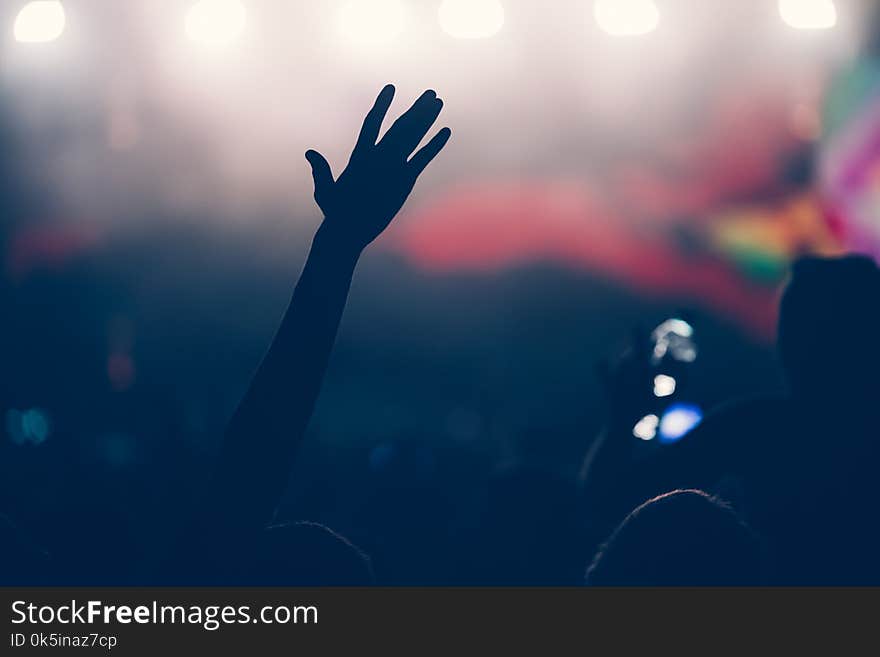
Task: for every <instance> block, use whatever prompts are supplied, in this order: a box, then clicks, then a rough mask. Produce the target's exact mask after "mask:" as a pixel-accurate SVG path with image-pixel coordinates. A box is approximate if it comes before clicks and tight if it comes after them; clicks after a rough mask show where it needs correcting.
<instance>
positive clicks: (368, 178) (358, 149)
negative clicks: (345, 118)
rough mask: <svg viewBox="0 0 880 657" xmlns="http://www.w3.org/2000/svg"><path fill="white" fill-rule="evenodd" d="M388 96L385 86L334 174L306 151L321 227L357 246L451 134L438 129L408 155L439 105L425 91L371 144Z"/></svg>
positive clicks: (396, 206)
mask: <svg viewBox="0 0 880 657" xmlns="http://www.w3.org/2000/svg"><path fill="white" fill-rule="evenodd" d="M393 98H394V86H393V85H390V84H389V85H386V86H385V88H384V89H382V91H381V93H379V96H378V97H377V98H376V102H375V103H374V105H373V108H372V109H371V110H370V112H369V113H368V114H367V117H366V119H364V124H363V126H362V127H361V132H360V135H359V136H358V140H357V143H356V144H355V147H354V150H353V151H352V154H351V158H350V159H349V161H348V166H346V167H345V170H344V171H343V172H342V174H340V176H339V178H338V179H336V180H334V179H333V173H332V171H331V169H330V165H329V164H328V163H327V160H326V159H325V158H324V156H323V155H321V154H320V153H318V152H317V151H314V150H309V151H307V152H306V159H307V160H308V162H309V164H311V166H312V176H313V178H314V181H315V201H317V203H318V206H319V207H320V208H321V210H322V211H323V213H324V217H325V221H324V225H323V226H322V231H324V232H326V233H329V234H331V235H333V236H334V237H335V238H338V239H340V240H342V241H343V242H344V243H346V244H348V245H350V246H353V247H355V248H357V249H358V250H362V249H363V248H364V247H366V246H367V245H368V244H369V243H370V242H372V241H373V240H374V239H376V237H378V236H379V234H381V233H382V231H383V230H385V228H386V227H387V226H388V224H389V223H391V220H392V219H393V218H394V215H396V214H397V213H398V211H399V210H400V208H401V207H402V206H403V203H404V201H406V199H407V197H408V196H409V194H410V192H412V189H413V185H415V182H416V179H417V178H418V177H419V174H421V173H422V171H424V169H425V167H426V166H428V164H429V163H430V162H431V160H433V159H434V157H435V156H436V155H437V153H439V152H440V151H441V149H442V148H443V147H444V146H445V145H446V142H447V141H448V140H449V137H450V135H451V134H452V133H451V131H450V130H449V128H443V129H442V130H440V131H439V132H438V133H437V134H436V135H434V137H433V138H432V139H431V140H430V141H429V142H428V143H427V144H426V145H425V146H424V147H423V148H421V149H419V150H418V151H417V152H416V153H415V154H413V151H414V150H415V149H416V147H417V146H418V145H419V143H421V141H422V139H424V137H425V135H426V134H427V133H428V130H430V129H431V126H432V125H433V124H434V122H435V121H436V120H437V116H438V115H439V114H440V110H441V109H442V108H443V101H442V100H440V99H439V98H438V97H437V94H436V93H435V92H434V91H430V90H429V91H425V92H424V93H423V94H422V95H421V96H419V97H418V99H417V100H416V101H415V102H414V103H413V105H412V107H410V108H409V109H408V110H407V111H406V112H405V113H404V114H403V115H402V116H400V118H398V119H397V121H395V122H394V125H392V126H391V127H390V128H389V129H388V131H387V132H386V133H385V136H384V137H382V139H381V141H379V143H376V140H377V139H378V137H379V130H380V129H381V127H382V121H383V120H384V118H385V115H386V114H387V113H388V108H389V107H390V106H391V101H392V100H393ZM411 155H412V157H410V156H411Z"/></svg>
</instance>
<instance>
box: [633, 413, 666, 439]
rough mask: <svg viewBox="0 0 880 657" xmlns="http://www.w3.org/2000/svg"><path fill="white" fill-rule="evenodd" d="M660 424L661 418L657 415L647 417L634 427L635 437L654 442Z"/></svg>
mask: <svg viewBox="0 0 880 657" xmlns="http://www.w3.org/2000/svg"><path fill="white" fill-rule="evenodd" d="M659 423H660V418H658V417H657V416H656V415H646V416H645V417H643V418H642V419H641V420H639V421H638V422H636V426H634V427H633V435H634V436H635V437H636V438H639V439H640V440H654V436H656V435H657V425H658V424H659Z"/></svg>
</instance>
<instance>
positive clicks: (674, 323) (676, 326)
mask: <svg viewBox="0 0 880 657" xmlns="http://www.w3.org/2000/svg"><path fill="white" fill-rule="evenodd" d="M654 332H655V333H675V335H679V336H681V337H683V338H690V337H691V336H693V334H694V328H693V327H692V326H691V325H690V324H688V323H687V322H686V321H684V320H683V319H675V318H673V319H667V320H666V321H665V322H663V323H662V324H660V326H658V327H657V328H656V329H654Z"/></svg>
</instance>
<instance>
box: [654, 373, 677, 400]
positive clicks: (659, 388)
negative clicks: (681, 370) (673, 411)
mask: <svg viewBox="0 0 880 657" xmlns="http://www.w3.org/2000/svg"><path fill="white" fill-rule="evenodd" d="M674 392H675V378H674V377H671V376H669V375H668V374H658V375H657V376H655V377H654V396H655V397H669V396H670V395H671V394H673V393H674Z"/></svg>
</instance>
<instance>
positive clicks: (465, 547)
mask: <svg viewBox="0 0 880 657" xmlns="http://www.w3.org/2000/svg"><path fill="white" fill-rule="evenodd" d="M394 93H395V89H394V87H392V86H390V85H389V86H386V87H385V88H384V89H383V90H382V91H381V93H380V94H379V96H378V98H377V99H376V101H375V104H374V106H373V108H372V109H371V110H370V111H369V113H368V114H367V116H366V119H365V120H364V123H363V126H362V128H361V131H360V134H359V135H358V137H357V141H356V144H355V147H354V149H353V151H352V154H351V157H350V159H349V161H348V164H347V166H346V167H345V169H344V170H343V171H342V172H341V173H340V174H339V175H338V176H335V177H334V175H333V173H332V171H331V168H330V165H329V164H328V162H327V160H326V159H325V158H324V157H323V156H322V155H321V154H320V153H318V152H316V151H313V150H310V151H308V152H307V153H306V159H307V160H308V163H309V164H310V165H311V168H312V175H313V178H314V190H315V191H314V196H315V201H316V202H317V204H318V206H319V208H320V209H321V211H322V213H323V215H324V219H323V222H322V224H321V225H320V228H319V229H318V231H317V233H316V235H315V236H314V240H313V242H312V245H311V250H310V252H309V255H308V258H307V260H306V263H305V266H304V268H303V270H302V273H301V276H300V278H299V281H298V283H297V285H296V287H295V289H294V291H293V296H292V299H291V301H290V305H289V307H288V309H287V312H286V313H285V315H284V317H283V319H282V321H281V325H280V327H279V328H278V331H277V333H276V335H275V338H274V340H273V341H272V344H271V346H270V347H269V349H268V351H267V353H266V355H265V357H264V359H263V360H262V363H261V364H260V366H259V368H258V370H257V372H256V374H255V375H254V377H253V379H252V381H251V383H250V387H249V388H248V390H247V392H246V393H245V395H244V396H243V398H242V399H241V401H240V403H239V405H238V407H237V409H236V411H235V413H234V415H233V417H232V419H231V420H230V422H229V424H228V427H227V429H226V432H225V436H224V438H223V441H222V446H221V449H220V452H219V454H218V455H217V458H216V464H215V466H214V467H213V469H212V475H211V476H210V478H209V479H208V480H207V481H206V482H204V483H203V484H202V485H201V486H199V487H198V490H197V491H195V493H194V495H193V500H192V503H191V504H188V505H187V509H186V511H185V512H184V514H183V515H184V517H185V519H184V522H182V523H181V524H182V527H183V529H182V530H181V531H180V532H179V533H180V536H179V537H178V538H177V539H176V540H175V541H173V549H171V550H170V552H169V553H168V554H165V555H162V556H161V558H157V559H156V560H155V564H154V569H153V571H152V572H151V573H150V576H149V577H148V578H147V580H148V581H149V582H156V583H176V584H206V583H207V584H256V585H309V586H320V585H329V586H344V585H354V586H362V585H370V584H374V583H377V582H379V583H381V581H380V580H378V579H377V577H376V574H375V571H374V564H373V563H372V560H371V557H370V555H368V554H366V551H365V550H362V549H360V548H359V547H357V546H356V545H354V544H353V543H352V542H351V541H349V540H348V539H346V538H345V537H343V536H341V535H339V534H337V533H336V532H334V531H333V530H332V529H330V528H327V527H325V526H323V525H320V524H315V523H310V522H293V523H279V522H277V519H276V518H275V511H276V509H277V507H278V505H279V501H280V499H281V497H282V495H283V493H284V490H285V488H286V487H287V485H288V479H289V477H290V473H291V471H292V469H293V466H294V462H295V460H296V458H297V455H298V452H299V451H300V448H301V446H302V443H303V440H304V437H305V435H306V429H307V427H308V425H309V421H310V418H311V417H312V414H313V411H314V408H315V404H316V401H317V399H318V396H319V393H320V389H321V384H322V379H323V377H324V374H325V371H326V369H327V366H328V361H329V359H330V355H331V351H332V349H333V344H334V340H335V338H336V334H337V329H338V327H339V323H340V319H341V317H342V314H343V310H344V307H345V304H346V300H347V296H348V293H349V287H350V285H351V282H352V277H353V275H354V272H355V268H356V266H357V263H358V259H359V257H360V255H361V253H362V252H363V250H364V249H365V248H367V247H368V246H369V244H370V243H371V242H372V241H373V240H374V239H376V237H378V236H379V235H380V234H381V233H382V232H383V230H385V228H386V227H387V226H388V225H389V224H390V223H391V221H392V220H393V219H394V217H395V215H396V214H397V213H398V212H399V210H400V209H401V207H402V206H403V205H404V203H405V202H406V199H407V197H408V196H409V194H410V193H411V191H412V190H413V187H414V185H415V183H416V181H417V179H418V177H419V175H420V174H421V173H422V172H423V171H424V170H425V168H426V167H427V166H428V165H429V164H430V163H431V161H432V160H433V159H434V158H435V157H436V156H437V155H438V154H439V153H440V152H441V150H442V149H443V147H444V146H445V144H446V142H447V141H448V140H449V138H450V136H451V131H450V130H449V129H448V128H443V129H441V130H439V131H438V132H437V133H436V134H435V135H433V136H432V137H431V138H430V139H429V140H428V141H427V143H426V144H425V145H424V146H422V147H421V148H419V144H421V143H422V141H423V140H424V139H425V137H426V136H427V135H428V133H429V132H430V131H431V129H432V126H433V125H434V124H435V122H436V120H437V118H438V116H439V114H440V112H441V109H442V107H443V101H442V100H441V99H440V98H438V97H437V95H436V93H435V92H433V91H426V92H425V93H423V94H422V95H421V96H420V97H419V98H418V99H417V100H416V101H415V103H414V104H413V105H412V106H411V107H410V108H409V109H408V110H407V111H406V112H404V113H403V114H402V115H401V116H400V117H399V118H398V119H397V120H396V121H395V122H394V123H393V124H392V125H391V127H390V128H389V129H388V130H387V131H386V132H385V133H384V135H382V136H381V138H380V130H381V126H382V123H383V120H384V119H385V117H386V114H387V113H388V111H389V108H390V106H391V104H392V100H393V98H394ZM878 298H880V269H878V267H877V265H876V264H875V263H874V262H873V261H872V260H871V259H869V258H867V257H860V256H849V257H843V258H837V259H821V258H815V257H812V258H805V259H802V260H800V261H798V262H797V263H796V264H795V265H794V267H793V268H792V272H791V277H790V281H789V283H788V284H787V286H786V289H785V293H784V295H783V296H782V298H781V303H780V319H779V327H778V343H777V349H778V355H779V362H780V364H781V367H782V369H783V371H784V374H785V377H786V381H787V383H788V387H789V390H790V392H789V394H788V395H787V396H780V397H774V398H757V397H756V398H754V399H748V400H740V401H735V402H731V403H729V404H727V405H724V406H722V407H720V408H718V409H717V410H715V411H713V412H712V413H710V414H709V415H708V416H707V417H706V419H705V420H704V421H703V422H702V424H701V425H700V426H699V427H697V428H696V429H695V430H693V431H692V432H690V433H689V434H688V435H687V436H686V437H685V438H684V439H683V440H682V441H681V442H679V443H677V444H676V445H674V446H672V447H670V448H668V449H664V450H662V452H660V453H658V454H656V455H654V456H653V457H652V458H650V459H638V458H634V457H633V451H632V444H633V440H634V439H633V435H632V430H633V425H634V423H635V422H636V421H637V420H638V417H639V415H640V414H641V412H642V411H641V409H642V407H641V405H640V402H639V398H640V395H641V394H642V392H643V390H642V389H643V388H644V386H645V385H647V382H648V381H649V379H650V377H647V376H645V371H644V369H645V368H646V367H647V366H648V359H647V358H645V356H644V351H645V343H646V337H645V336H643V335H641V334H638V333H637V334H636V335H635V336H634V338H633V345H632V348H631V349H630V350H629V352H627V354H626V355H624V357H623V358H622V359H621V360H620V362H618V363H617V364H616V365H614V366H613V367H611V368H609V369H608V371H607V372H606V377H605V379H606V381H607V384H608V385H607V387H608V399H607V413H606V426H605V428H604V429H603V431H602V433H601V435H600V436H599V437H597V438H596V440H595V441H594V443H593V445H592V446H591V448H590V450H589V453H588V454H587V456H586V459H585V462H584V466H583V468H582V470H581V473H580V478H579V480H578V481H569V480H567V479H565V478H564V477H561V476H552V475H549V474H547V473H544V472H541V471H538V470H534V471H533V470H529V469H527V468H523V467H520V468H516V469H512V470H509V471H504V472H499V473H497V474H496V476H494V477H493V478H492V479H491V481H489V482H488V483H487V490H486V495H485V498H484V499H483V500H481V501H480V506H479V508H480V510H479V512H478V513H477V522H476V523H475V525H474V526H473V527H471V528H469V530H468V531H463V532H461V535H460V536H457V537H455V540H454V541H450V542H451V543H452V544H453V546H452V547H450V551H451V553H452V554H453V557H451V558H450V562H451V563H452V564H453V565H452V566H451V568H450V569H451V572H446V573H443V574H442V575H441V574H438V576H437V580H438V581H443V582H448V583H455V584H527V585H530V584H535V585H541V584H543V585H546V584H554V585H581V584H587V585H591V586H616V585H622V586H631V585H660V586H678V585H682V586H684V585H687V586H693V585H698V586H699V585H765V584H880V563H878V559H877V554H880V527H878V522H877V518H876V512H875V509H876V502H877V500H876V498H877V496H878V493H877V491H876V486H875V485H874V470H875V467H876V464H877V462H878V457H880V453H878V451H880V448H878V442H877V440H876V438H877V436H876V434H877V427H878V421H877V420H876V419H875V418H876V410H875V406H874V405H875V403H876V400H877V399H878V398H880V377H878V374H877V373H878V372H880V344H878V337H877V336H880V303H878ZM398 494H400V495H402V496H406V495H407V491H406V490H405V489H404V490H402V491H398ZM646 500H647V501H646ZM475 504H476V502H475ZM633 509H634V510H633ZM419 513H420V514H421V515H422V516H423V517H424V518H426V520H425V521H426V522H428V523H430V522H431V519H430V508H421V509H420V510H419ZM0 533H2V536H0V545H2V548H0V549H2V555H0V569H2V570H0V576H2V577H0V578H2V580H3V582H4V583H7V584H13V583H14V584H42V583H52V582H55V581H61V580H63V581H70V578H69V577H68V578H67V579H65V578H64V577H63V576H62V575H61V574H60V573H58V572H57V570H56V569H57V563H56V561H55V559H54V555H52V554H46V553H45V552H44V551H43V550H42V549H41V548H40V547H39V546H37V545H35V544H34V542H33V541H31V540H30V539H29V538H28V536H27V533H26V532H24V531H22V530H21V529H19V528H18V527H17V526H16V525H15V524H14V522H13V521H12V520H11V519H9V518H6V517H5V516H4V517H3V518H2V525H0ZM399 549H418V548H417V546H412V547H409V548H406V547H399ZM73 579H76V576H74V577H73Z"/></svg>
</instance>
